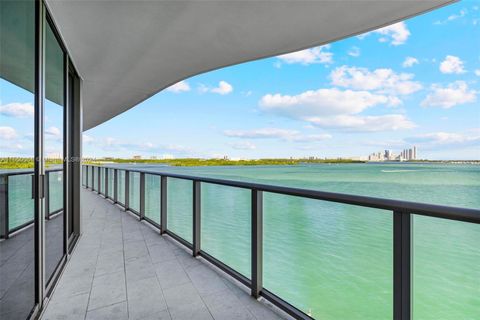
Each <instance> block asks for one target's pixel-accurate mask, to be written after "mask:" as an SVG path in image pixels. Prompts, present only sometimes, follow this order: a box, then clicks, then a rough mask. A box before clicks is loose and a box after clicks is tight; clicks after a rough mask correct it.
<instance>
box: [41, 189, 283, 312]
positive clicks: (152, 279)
mask: <svg viewBox="0 0 480 320" xmlns="http://www.w3.org/2000/svg"><path fill="white" fill-rule="evenodd" d="M82 196H83V200H82V204H83V208H82V219H83V235H82V237H81V238H80V240H79V243H78V245H77V247H76V249H75V251H74V253H73V255H72V257H71V259H70V261H69V263H68V265H67V266H66V269H65V272H64V274H63V276H62V278H61V279H60V281H59V284H58V285H57V288H56V289H55V292H54V294H53V297H52V299H51V301H50V303H49V304H48V307H47V309H46V311H45V314H44V315H43V317H42V319H69V320H70V319H72V320H74V319H82V320H83V319H102V320H106V319H186V320H187V319H188V320H192V319H229V320H230V319H262V320H263V319H279V318H281V317H280V314H279V313H276V312H273V311H272V309H271V308H270V306H268V305H266V304H265V303H262V302H259V301H257V300H255V299H253V298H252V297H250V295H249V294H248V292H247V291H246V290H244V288H241V287H240V286H239V285H237V284H236V283H234V281H233V280H232V279H230V278H228V277H227V276H225V275H223V274H221V273H220V272H217V271H216V270H215V269H214V268H213V267H211V266H210V265H209V264H208V263H206V262H205V261H203V260H201V259H196V258H193V257H192V256H191V255H190V254H189V253H188V252H187V251H186V250H184V249H183V247H181V245H179V244H177V243H176V242H174V241H173V240H171V239H170V238H168V237H162V236H160V235H159V234H158V232H156V231H155V230H153V229H152V228H150V227H149V226H148V225H146V224H145V223H143V222H139V221H138V220H137V219H136V218H135V217H133V216H131V215H130V214H128V213H125V212H123V210H121V209H120V208H118V207H117V206H114V205H112V204H111V203H110V202H108V201H106V200H105V199H103V198H101V197H99V196H98V195H96V194H94V193H92V192H90V191H87V190H83V191H82Z"/></svg>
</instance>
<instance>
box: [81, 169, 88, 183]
mask: <svg viewBox="0 0 480 320" xmlns="http://www.w3.org/2000/svg"><path fill="white" fill-rule="evenodd" d="M82 185H84V186H86V185H87V169H86V168H85V167H82Z"/></svg>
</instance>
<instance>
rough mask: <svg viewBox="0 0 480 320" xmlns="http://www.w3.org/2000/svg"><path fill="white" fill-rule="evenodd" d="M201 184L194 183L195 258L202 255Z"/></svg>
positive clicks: (195, 181)
mask: <svg viewBox="0 0 480 320" xmlns="http://www.w3.org/2000/svg"><path fill="white" fill-rule="evenodd" d="M201 221H202V219H201V182H200V181H197V180H194V181H193V247H192V254H193V256H194V257H196V256H198V254H199V253H200V243H201V238H200V232H201Z"/></svg>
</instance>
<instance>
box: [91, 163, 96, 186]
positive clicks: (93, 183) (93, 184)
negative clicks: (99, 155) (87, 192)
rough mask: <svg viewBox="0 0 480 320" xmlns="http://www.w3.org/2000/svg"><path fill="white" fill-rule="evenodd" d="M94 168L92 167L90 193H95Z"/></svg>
mask: <svg viewBox="0 0 480 320" xmlns="http://www.w3.org/2000/svg"><path fill="white" fill-rule="evenodd" d="M95 169H96V168H95V167H94V166H92V191H95Z"/></svg>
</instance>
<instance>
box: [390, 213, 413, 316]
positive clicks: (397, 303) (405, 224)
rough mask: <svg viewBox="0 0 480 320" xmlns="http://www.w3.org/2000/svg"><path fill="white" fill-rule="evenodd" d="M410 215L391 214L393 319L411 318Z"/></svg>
mask: <svg viewBox="0 0 480 320" xmlns="http://www.w3.org/2000/svg"><path fill="white" fill-rule="evenodd" d="M411 237H412V215H411V214H410V213H407V212H402V211H394V212H393V319H394V320H410V318H411V245H412V241H411Z"/></svg>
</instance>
